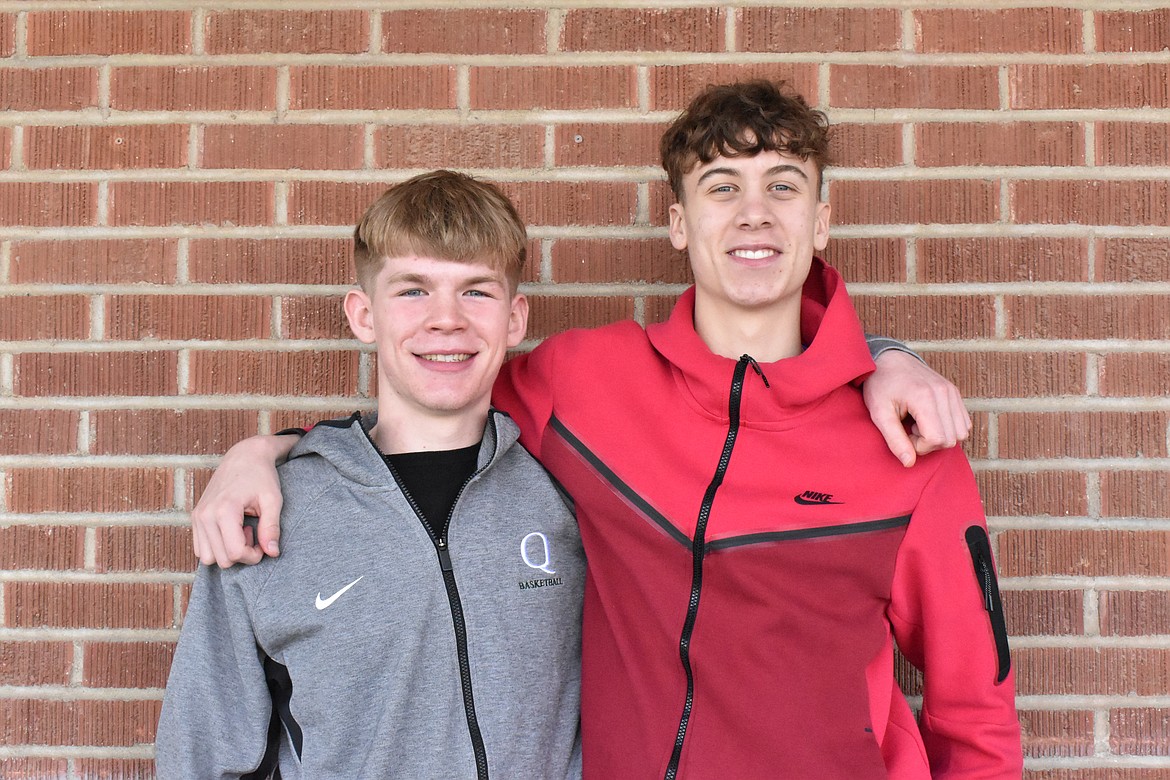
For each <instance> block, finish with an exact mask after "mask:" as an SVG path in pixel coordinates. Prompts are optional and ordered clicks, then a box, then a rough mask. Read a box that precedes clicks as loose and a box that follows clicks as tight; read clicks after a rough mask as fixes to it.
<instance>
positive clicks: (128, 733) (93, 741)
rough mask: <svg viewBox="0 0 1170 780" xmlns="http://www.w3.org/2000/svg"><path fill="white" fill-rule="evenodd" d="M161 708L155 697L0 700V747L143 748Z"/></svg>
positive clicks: (148, 739)
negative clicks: (80, 699) (78, 699)
mask: <svg viewBox="0 0 1170 780" xmlns="http://www.w3.org/2000/svg"><path fill="white" fill-rule="evenodd" d="M161 709H162V701H161V700H155V699H147V700H134V701H51V700H47V699H0V724H3V728H4V730H3V731H2V732H0V744H4V745H65V746H69V747H74V746H86V745H95V746H104V745H126V746H130V745H143V744H147V743H150V742H153V741H154V729H155V725H156V724H157V723H158V716H159V711H160V710H161ZM5 776H6V777H7V775H5ZM91 776H92V775H91Z"/></svg>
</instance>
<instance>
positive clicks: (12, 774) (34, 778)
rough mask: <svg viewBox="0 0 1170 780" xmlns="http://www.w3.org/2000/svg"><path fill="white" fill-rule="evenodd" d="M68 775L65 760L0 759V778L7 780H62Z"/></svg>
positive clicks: (67, 765) (67, 766)
mask: <svg viewBox="0 0 1170 780" xmlns="http://www.w3.org/2000/svg"><path fill="white" fill-rule="evenodd" d="M68 774H69V764H68V763H67V762H66V761H65V759H63V758H33V757H28V758H0V777H3V778H6V780H49V779H50V778H51V779H52V780H62V778H65V777H67V776H68ZM87 776H88V775H87Z"/></svg>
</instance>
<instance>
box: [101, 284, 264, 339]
mask: <svg viewBox="0 0 1170 780" xmlns="http://www.w3.org/2000/svg"><path fill="white" fill-rule="evenodd" d="M271 333H272V299H271V298H270V297H267V296H259V295H111V296H109V298H108V299H107V302H106V338H107V339H111V340H120V339H134V340H138V339H185V340H194V339H199V340H220V339H222V340H232V339H259V338H266V337H268V336H270V335H271Z"/></svg>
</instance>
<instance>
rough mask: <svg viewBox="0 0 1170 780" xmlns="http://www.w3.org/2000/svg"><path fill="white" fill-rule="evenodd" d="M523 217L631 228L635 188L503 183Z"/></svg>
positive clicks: (605, 184)
mask: <svg viewBox="0 0 1170 780" xmlns="http://www.w3.org/2000/svg"><path fill="white" fill-rule="evenodd" d="M500 189H502V190H503V191H504V194H506V195H507V196H508V197H509V198H511V199H512V202H513V203H515V204H516V208H517V209H518V210H519V211H520V216H521V217H523V219H524V222H525V223H526V224H528V225H529V226H534V225H632V224H633V223H634V218H635V217H636V216H637V196H636V188H635V185H634V184H632V183H626V182H543V181H531V182H501V183H500Z"/></svg>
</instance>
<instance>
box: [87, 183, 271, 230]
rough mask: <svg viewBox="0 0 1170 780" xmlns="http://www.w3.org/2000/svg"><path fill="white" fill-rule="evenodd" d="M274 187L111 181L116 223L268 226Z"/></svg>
mask: <svg viewBox="0 0 1170 780" xmlns="http://www.w3.org/2000/svg"><path fill="white" fill-rule="evenodd" d="M272 187H273V185H272V184H271V182H262V181H200V182H191V181H164V182H152V181H130V182H113V183H112V184H110V220H111V223H112V224H114V225H200V224H203V225H206V224H213V225H270V224H272V220H273V209H274V208H275V206H274V203H273V198H274V195H273V189H272Z"/></svg>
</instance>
